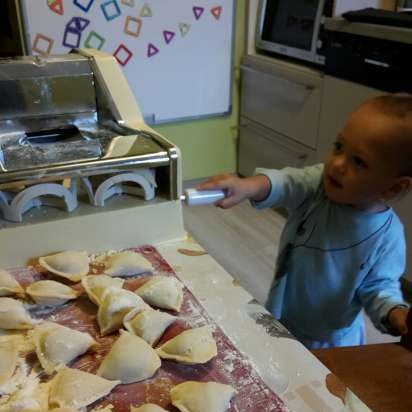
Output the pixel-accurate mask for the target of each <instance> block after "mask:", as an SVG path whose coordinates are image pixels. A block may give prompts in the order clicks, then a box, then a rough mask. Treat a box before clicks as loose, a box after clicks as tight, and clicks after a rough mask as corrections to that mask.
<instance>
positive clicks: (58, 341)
mask: <svg viewBox="0 0 412 412" xmlns="http://www.w3.org/2000/svg"><path fill="white" fill-rule="evenodd" d="M30 337H31V339H32V340H33V342H34V345H35V348H36V349H35V350H36V354H37V357H38V359H39V361H40V364H41V366H42V367H43V369H44V370H45V372H46V373H47V374H48V375H50V374H52V373H53V372H54V371H55V370H57V369H59V368H61V367H63V366H66V365H67V364H68V363H70V362H71V361H73V360H74V359H75V358H77V357H78V356H80V355H82V354H83V353H85V352H86V351H87V350H88V349H89V348H90V347H92V346H94V345H97V342H96V341H95V340H94V339H93V338H92V337H91V336H90V335H89V334H88V333H83V332H79V331H77V330H74V329H70V328H68V327H66V326H63V325H59V324H58V323H53V322H44V323H42V324H40V325H37V326H36V327H35V328H34V329H33V330H32V331H30Z"/></svg>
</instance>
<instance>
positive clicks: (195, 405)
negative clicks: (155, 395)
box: [170, 381, 235, 412]
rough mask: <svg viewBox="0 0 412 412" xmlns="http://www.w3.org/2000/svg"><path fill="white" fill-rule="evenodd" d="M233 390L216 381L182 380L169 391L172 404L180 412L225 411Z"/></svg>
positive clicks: (228, 405) (233, 392)
mask: <svg viewBox="0 0 412 412" xmlns="http://www.w3.org/2000/svg"><path fill="white" fill-rule="evenodd" d="M234 394H235V390H234V389H233V388H232V387H231V386H229V385H224V384H222V383H217V382H206V383H203V382H195V381H187V382H183V383H181V384H179V385H177V386H175V387H173V388H172V389H171V391H170V398H171V400H172V404H173V406H176V408H178V409H179V410H180V411H181V412H225V411H227V410H228V409H229V407H230V400H231V399H232V397H233V395H234Z"/></svg>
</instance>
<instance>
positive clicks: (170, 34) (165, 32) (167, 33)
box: [163, 30, 175, 44]
mask: <svg viewBox="0 0 412 412" xmlns="http://www.w3.org/2000/svg"><path fill="white" fill-rule="evenodd" d="M163 37H164V39H165V42H166V44H169V43H170V42H171V41H172V40H173V37H175V32H173V31H169V30H163Z"/></svg>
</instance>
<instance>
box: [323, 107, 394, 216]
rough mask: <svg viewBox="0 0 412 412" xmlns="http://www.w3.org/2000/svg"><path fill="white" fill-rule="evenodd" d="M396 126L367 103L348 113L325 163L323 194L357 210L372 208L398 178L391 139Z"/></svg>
mask: <svg viewBox="0 0 412 412" xmlns="http://www.w3.org/2000/svg"><path fill="white" fill-rule="evenodd" d="M397 132H398V130H397V129H396V125H394V124H393V121H391V119H389V118H388V117H387V116H384V115H382V114H380V113H379V112H377V110H376V109H375V108H373V107H369V106H368V105H366V106H362V107H361V108H360V109H358V110H357V111H356V112H355V113H353V114H352V115H351V117H350V118H349V120H348V122H347V123H346V125H345V127H344V129H343V131H342V132H341V133H340V134H339V135H338V137H337V141H336V143H335V146H334V149H333V151H332V153H331V154H330V155H329V157H328V158H327V160H326V162H325V171H324V176H323V183H324V187H325V191H326V194H327V196H328V197H329V198H330V199H331V200H333V201H335V202H337V203H342V204H348V205H352V206H355V207H358V208H360V209H369V208H372V207H374V206H375V205H376V204H377V203H380V200H381V199H382V198H384V197H385V193H386V192H387V191H388V190H390V188H391V187H393V185H395V184H396V182H397V180H398V179H399V173H398V165H397V162H396V156H394V151H393V150H392V148H391V147H390V142H391V139H394V138H396V137H395V135H396V133H397Z"/></svg>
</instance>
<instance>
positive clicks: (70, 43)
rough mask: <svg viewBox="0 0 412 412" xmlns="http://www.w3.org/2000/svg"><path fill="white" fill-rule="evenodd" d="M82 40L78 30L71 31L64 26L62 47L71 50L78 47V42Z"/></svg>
mask: <svg viewBox="0 0 412 412" xmlns="http://www.w3.org/2000/svg"><path fill="white" fill-rule="evenodd" d="M81 38H82V35H81V33H80V32H79V31H78V30H73V29H71V28H70V27H67V26H66V30H65V31H64V37H63V46H66V47H69V48H71V49H73V48H77V47H79V46H80V40H81Z"/></svg>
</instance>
